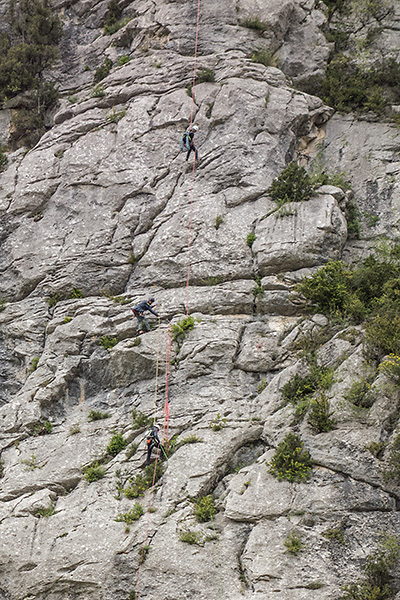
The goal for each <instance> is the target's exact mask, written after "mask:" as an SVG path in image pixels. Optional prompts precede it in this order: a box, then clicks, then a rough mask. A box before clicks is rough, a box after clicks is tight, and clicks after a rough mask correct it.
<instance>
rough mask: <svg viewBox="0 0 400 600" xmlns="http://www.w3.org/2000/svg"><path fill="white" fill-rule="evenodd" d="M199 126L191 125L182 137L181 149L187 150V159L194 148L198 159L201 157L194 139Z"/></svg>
mask: <svg viewBox="0 0 400 600" xmlns="http://www.w3.org/2000/svg"><path fill="white" fill-rule="evenodd" d="M198 129H199V128H198V126H197V125H193V127H190V128H189V130H188V131H185V133H184V134H183V136H182V138H181V150H187V154H186V160H189V156H190V153H191V151H192V150H193V152H194V155H195V158H196V160H198V158H199V154H198V152H197V148H196V144H195V143H194V141H193V138H194V135H195V133H196V131H198Z"/></svg>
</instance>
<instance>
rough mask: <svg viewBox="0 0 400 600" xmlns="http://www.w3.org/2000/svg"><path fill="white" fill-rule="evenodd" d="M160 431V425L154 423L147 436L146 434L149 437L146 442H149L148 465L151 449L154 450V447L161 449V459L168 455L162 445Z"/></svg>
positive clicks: (147, 463)
mask: <svg viewBox="0 0 400 600" xmlns="http://www.w3.org/2000/svg"><path fill="white" fill-rule="evenodd" d="M159 431H160V428H159V426H158V425H156V424H155V423H154V425H153V426H152V427H150V429H149V431H148V432H147V436H146V438H147V439H146V443H147V458H146V466H147V465H149V464H150V457H151V451H152V450H153V448H159V449H160V450H161V457H160V458H161V460H162V459H163V458H164V457H165V456H166V455H165V449H164V446H163V445H162V443H161V442H160V438H159V437H158V432H159Z"/></svg>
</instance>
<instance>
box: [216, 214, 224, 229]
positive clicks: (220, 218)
mask: <svg viewBox="0 0 400 600" xmlns="http://www.w3.org/2000/svg"><path fill="white" fill-rule="evenodd" d="M222 223H223V219H222V216H221V215H217V216H216V217H215V225H214V227H215V229H217V230H218V229H219V228H220V227H221V225H222Z"/></svg>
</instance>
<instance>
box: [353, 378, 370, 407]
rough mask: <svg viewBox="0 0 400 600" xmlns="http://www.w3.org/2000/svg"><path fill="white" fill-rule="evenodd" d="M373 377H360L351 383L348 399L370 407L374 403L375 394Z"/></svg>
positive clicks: (355, 403)
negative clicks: (372, 389) (372, 390)
mask: <svg viewBox="0 0 400 600" xmlns="http://www.w3.org/2000/svg"><path fill="white" fill-rule="evenodd" d="M372 380H373V377H360V378H359V379H356V380H355V381H353V383H352V384H351V387H350V389H349V391H348V392H347V394H346V400H347V401H348V402H351V404H354V406H360V407H362V408H370V407H371V406H372V405H373V403H374V400H375V398H374V396H373V394H372V393H371V382H372Z"/></svg>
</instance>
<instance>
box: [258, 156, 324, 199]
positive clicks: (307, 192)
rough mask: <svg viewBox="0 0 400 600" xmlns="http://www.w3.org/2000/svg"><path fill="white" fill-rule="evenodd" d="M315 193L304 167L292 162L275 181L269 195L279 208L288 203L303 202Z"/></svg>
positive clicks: (268, 191) (269, 189)
mask: <svg viewBox="0 0 400 600" xmlns="http://www.w3.org/2000/svg"><path fill="white" fill-rule="evenodd" d="M313 191H314V186H313V184H312V181H311V178H310V176H309V175H308V173H307V171H306V170H305V168H304V167H299V165H298V164H297V163H296V162H291V163H290V164H289V165H288V166H287V167H286V168H285V169H283V171H282V172H281V173H280V175H279V176H278V177H277V178H276V179H274V180H273V182H272V183H271V185H270V187H269V188H268V190H267V193H268V194H269V195H270V196H271V198H272V200H274V201H275V202H276V203H277V204H278V205H279V206H282V205H283V204H286V202H303V201H305V200H309V199H310V198H311V194H312V193H313Z"/></svg>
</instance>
